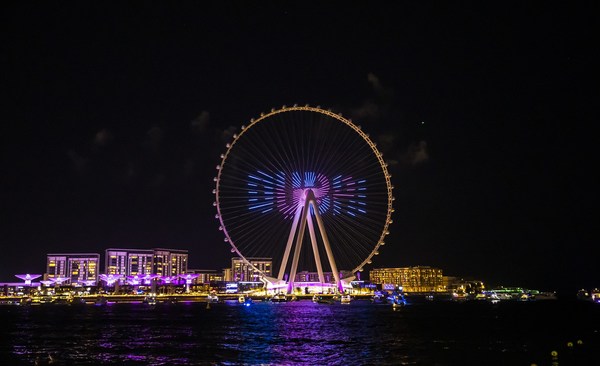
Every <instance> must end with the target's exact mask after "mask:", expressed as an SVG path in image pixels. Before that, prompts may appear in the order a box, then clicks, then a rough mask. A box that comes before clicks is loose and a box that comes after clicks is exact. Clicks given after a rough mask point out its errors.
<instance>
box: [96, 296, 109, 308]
mask: <svg viewBox="0 0 600 366" xmlns="http://www.w3.org/2000/svg"><path fill="white" fill-rule="evenodd" d="M106 304H108V300H106V297H104V296H98V297H97V298H96V301H94V305H96V306H104V305H106Z"/></svg>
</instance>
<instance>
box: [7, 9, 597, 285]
mask: <svg viewBox="0 0 600 366" xmlns="http://www.w3.org/2000/svg"><path fill="white" fill-rule="evenodd" d="M315 8H318V11H315V10H314V9H315ZM597 11H598V6H597V5H596V4H595V3H588V2H580V3H575V4H560V6H559V5H558V4H543V5H536V4H523V3H516V2H515V3H510V2H509V3H498V4H489V3H477V2H474V3H461V4H445V3H441V4H439V3H419V4H378V3H369V4H357V5H349V4H346V3H343V2H336V1H333V2H327V3H314V4H312V5H311V3H310V2H309V3H302V4H293V3H273V4H267V3H263V4H248V3H245V2H227V3H225V4H222V3H218V2H208V3H192V2H189V3H188V2H178V3H176V4H172V3H161V4H159V5H157V4H152V5H150V4H129V3H125V4H123V3H104V4H102V6H100V5H99V4H98V5H95V4H93V3H74V4H69V6H66V5H64V4H49V3H23V2H16V1H13V2H10V3H9V5H8V7H6V8H5V12H4V15H3V25H2V27H3V32H1V34H2V35H1V37H2V46H0V47H2V54H3V55H4V57H3V58H2V61H1V62H2V70H3V73H2V77H1V78H2V92H3V94H2V96H3V98H2V99H3V101H4V102H5V103H4V104H5V108H4V110H3V111H4V114H5V117H4V123H3V124H2V127H1V131H0V132H1V133H0V136H1V138H2V144H1V145H0V146H1V149H2V154H1V157H2V158H1V159H2V167H3V174H2V178H0V195H1V196H0V204H1V207H2V217H3V219H2V220H1V223H0V242H1V243H2V248H3V255H2V259H0V281H9V280H12V279H13V278H14V274H17V273H27V272H31V273H38V272H39V270H40V268H44V266H45V255H46V253H50V252H72V251H78V252H98V253H101V254H102V253H103V250H104V249H105V248H108V247H133V248H151V247H169V248H181V249H187V250H189V253H190V259H191V262H190V267H192V268H215V269H216V268H222V267H225V266H227V265H228V263H229V261H230V258H231V255H232V254H231V252H230V248H229V246H228V244H227V243H225V242H224V241H223V235H222V233H221V232H220V231H219V230H218V226H219V225H218V222H217V221H216V220H215V218H214V215H215V210H214V207H213V206H212V202H213V198H214V197H213V195H212V189H213V188H214V182H213V177H214V176H215V174H216V172H215V166H216V165H217V164H218V163H219V162H220V158H219V156H220V154H222V153H223V152H224V151H225V144H226V143H227V142H229V141H230V140H231V138H232V135H233V133H235V131H237V130H239V128H240V126H241V125H243V124H246V123H247V122H248V121H249V120H250V119H251V118H254V117H257V116H258V115H260V113H261V112H265V111H268V110H270V109H271V108H273V107H275V108H278V107H281V106H282V105H292V104H294V103H298V104H307V103H308V104H311V105H315V106H316V105H320V106H322V107H324V108H331V109H332V110H333V111H335V112H340V113H342V114H343V115H344V116H348V117H349V118H352V119H353V121H355V122H356V123H357V124H360V125H361V126H362V128H363V130H364V131H365V132H367V133H369V134H370V136H371V137H372V138H373V140H374V141H376V142H377V144H378V147H379V148H380V150H381V151H382V152H383V154H384V158H385V159H386V161H387V162H388V163H389V169H390V172H391V174H392V181H393V184H394V186H395V190H394V195H395V197H396V200H395V202H394V207H395V213H394V216H393V220H394V223H393V224H392V225H391V227H390V232H391V234H390V236H389V239H388V240H386V242H387V244H386V246H385V247H384V248H383V249H382V251H381V255H379V256H377V257H375V258H374V261H373V264H372V267H373V268H377V267H407V266H418V265H429V266H433V267H439V268H442V269H443V270H444V273H448V274H452V275H456V276H473V277H475V278H481V279H483V280H487V281H489V282H492V283H496V284H504V285H506V286H510V285H519V286H524V287H531V288H539V289H548V290H553V289H561V288H566V289H576V288H581V287H597V286H599V285H600V284H599V283H598V279H599V278H600V276H599V271H598V266H597V265H596V260H595V258H596V256H595V250H594V249H595V246H596V245H597V242H598V235H597V230H596V228H595V225H594V224H593V221H592V217H594V215H593V212H594V211H593V209H594V208H595V207H596V206H597V205H596V202H597V201H598V194H597V192H596V184H595V180H594V179H593V178H591V177H592V176H593V169H594V167H595V166H596V165H597V160H598V159H597V155H598V154H597V153H596V152H595V145H596V143H595V141H594V136H595V133H594V131H595V130H592V128H593V127H594V124H595V123H596V122H597V120H598V118H597V117H598V116H597V114H598V113H597V109H598V108H597V104H598V96H599V95H598V87H597V82H596V81H595V79H594V78H593V77H592V75H594V74H595V73H594V71H595V69H596V68H597V65H598V61H599V60H598V56H597V54H598V52H597V46H596V44H598V42H597V39H596V38H597V36H596V34H598V32H597V31H598V29H597V28H598V26H597V21H596V19H595V14H597V13H598V12H597ZM366 270H368V268H367V269H366Z"/></svg>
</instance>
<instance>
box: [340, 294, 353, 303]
mask: <svg viewBox="0 0 600 366" xmlns="http://www.w3.org/2000/svg"><path fill="white" fill-rule="evenodd" d="M351 301H352V297H351V296H350V295H342V297H341V298H340V302H341V303H342V304H350V302H351Z"/></svg>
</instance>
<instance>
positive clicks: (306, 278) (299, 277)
mask: <svg viewBox="0 0 600 366" xmlns="http://www.w3.org/2000/svg"><path fill="white" fill-rule="evenodd" d="M341 277H342V276H340V278H341ZM323 278H324V280H325V283H336V282H335V277H334V276H333V273H332V272H323ZM300 282H312V283H319V282H320V281H319V273H318V272H308V271H302V272H298V273H296V277H295V278H294V283H300Z"/></svg>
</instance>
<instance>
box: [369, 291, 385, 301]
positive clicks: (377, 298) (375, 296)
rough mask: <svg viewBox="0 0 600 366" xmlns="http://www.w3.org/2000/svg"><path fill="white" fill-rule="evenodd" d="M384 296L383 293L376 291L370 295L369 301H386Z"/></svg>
mask: <svg viewBox="0 0 600 366" xmlns="http://www.w3.org/2000/svg"><path fill="white" fill-rule="evenodd" d="M386 297H387V296H386V295H385V294H383V293H382V292H379V291H377V292H375V294H373V297H371V302H372V303H374V304H385V303H386V302H387V300H386Z"/></svg>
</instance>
